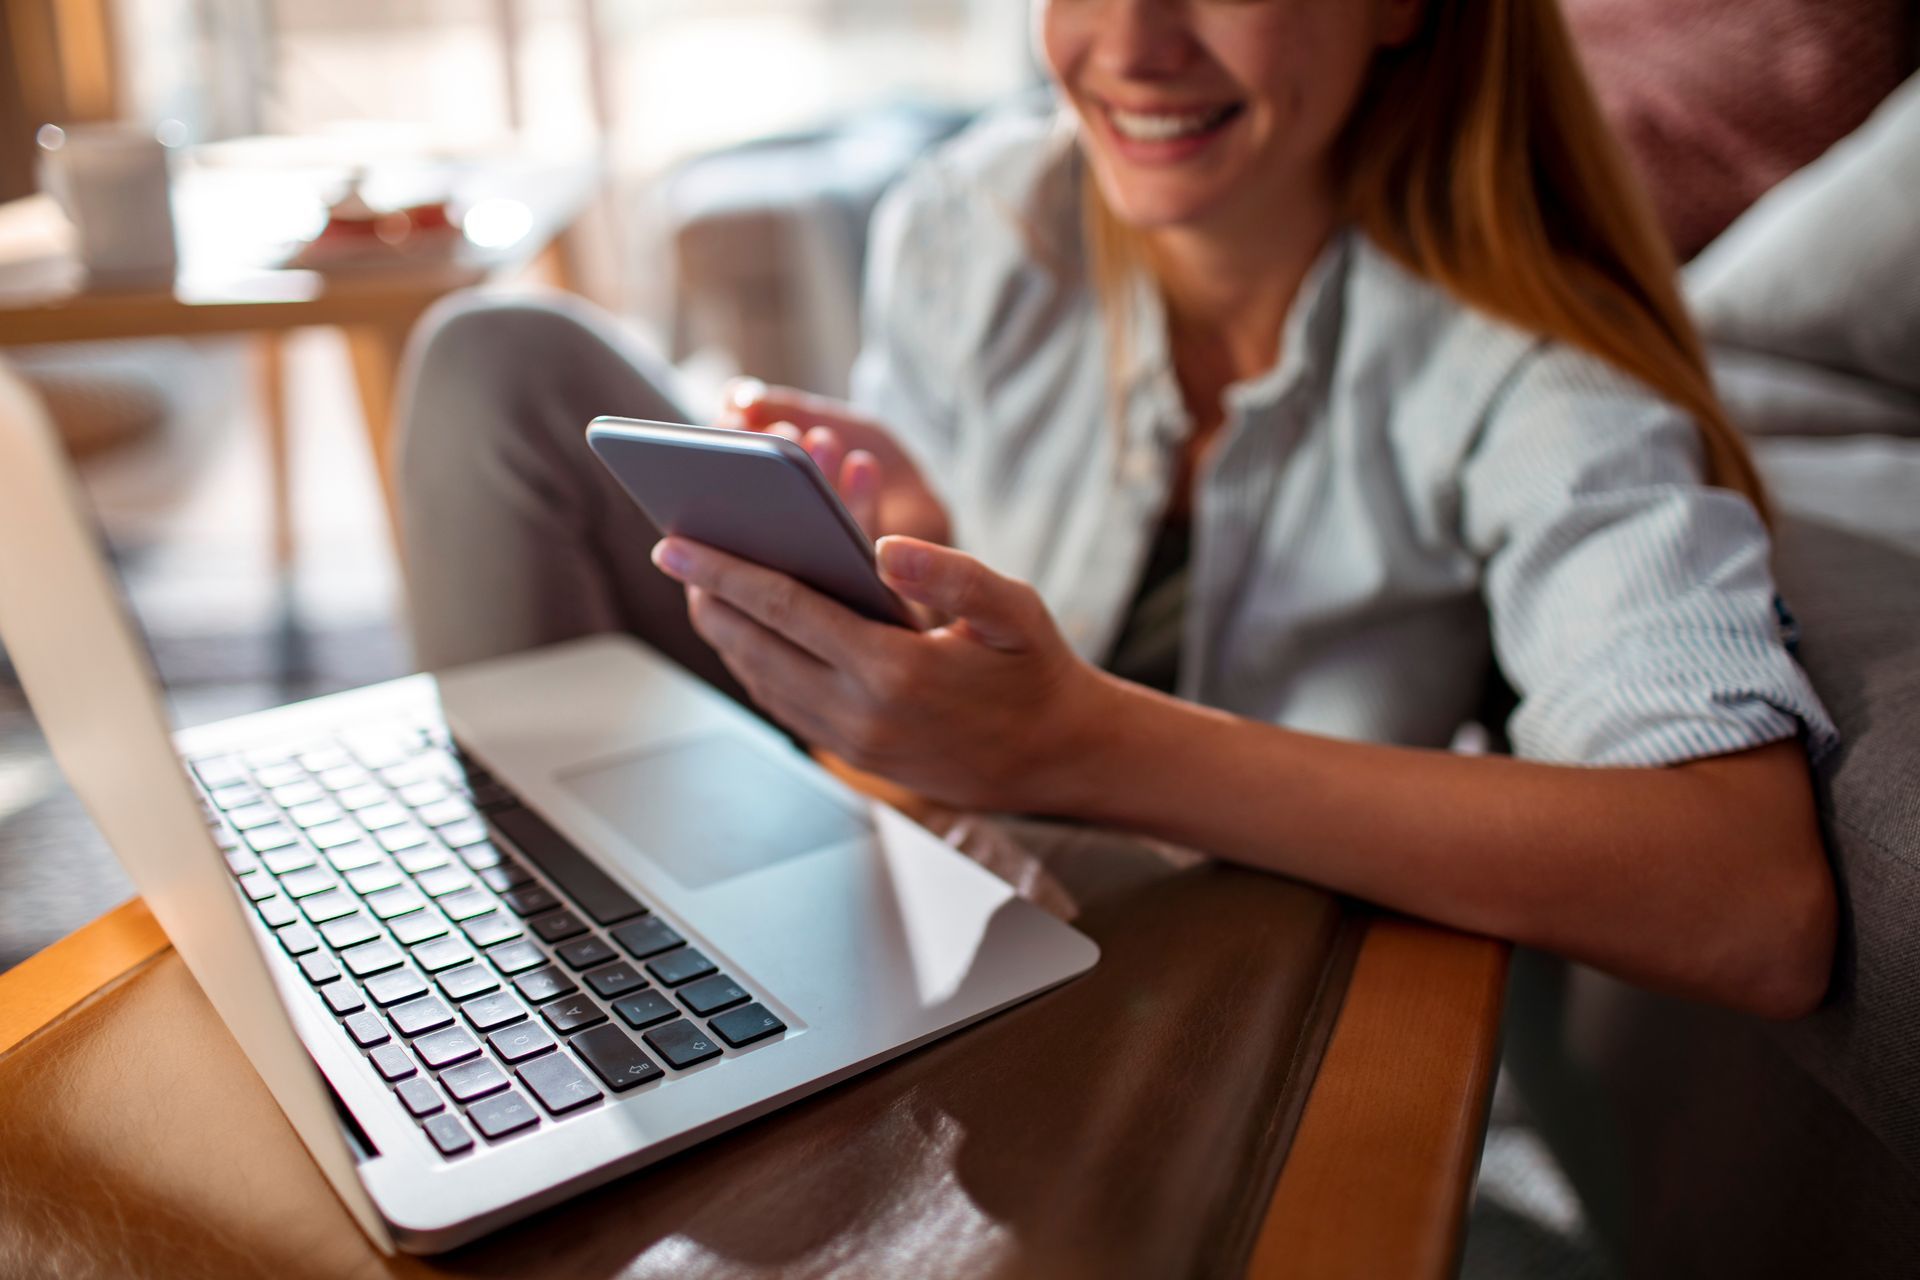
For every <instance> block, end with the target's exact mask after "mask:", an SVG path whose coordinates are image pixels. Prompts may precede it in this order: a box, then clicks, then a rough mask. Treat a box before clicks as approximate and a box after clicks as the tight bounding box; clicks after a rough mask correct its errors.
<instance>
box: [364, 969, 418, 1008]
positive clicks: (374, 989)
mask: <svg viewBox="0 0 1920 1280" xmlns="http://www.w3.org/2000/svg"><path fill="white" fill-rule="evenodd" d="M366 987H367V995H368V997H369V998H371V999H372V1001H373V1002H374V1003H375V1004H377V1005H379V1006H381V1007H382V1008H385V1007H386V1006H387V1005H390V1004H399V1003H400V1002H401V1001H402V1000H411V999H413V998H414V997H415V996H418V995H425V994H426V990H427V980H426V979H425V978H423V977H421V976H420V975H419V974H417V973H415V972H414V971H413V970H411V969H389V970H387V971H386V972H385V973H377V974H375V975H374V976H373V977H371V978H368V979H367V983H366Z"/></svg>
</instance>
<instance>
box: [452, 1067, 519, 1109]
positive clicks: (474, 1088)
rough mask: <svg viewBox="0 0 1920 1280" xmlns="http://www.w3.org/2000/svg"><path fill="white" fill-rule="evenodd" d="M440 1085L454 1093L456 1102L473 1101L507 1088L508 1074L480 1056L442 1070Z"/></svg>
mask: <svg viewBox="0 0 1920 1280" xmlns="http://www.w3.org/2000/svg"><path fill="white" fill-rule="evenodd" d="M440 1087H441V1088H443V1089H445V1090H446V1091H447V1092H448V1093H450V1094H452V1095H453V1100H454V1101H455V1102H471V1101H473V1100H474V1099H475V1098H484V1097H486V1096H487V1095H488V1094H490V1093H498V1092H500V1091H501V1090H502V1089H504V1088H506V1087H507V1076H506V1073H505V1072H503V1071H501V1070H500V1068H498V1067H496V1066H494V1065H493V1064H492V1063H491V1062H488V1061H487V1060H486V1059H485V1058H480V1059H477V1060H475V1061H473V1062H467V1063H463V1064H461V1065H460V1066H457V1067H448V1068H447V1069H446V1070H445V1071H442V1072H441V1073H440Z"/></svg>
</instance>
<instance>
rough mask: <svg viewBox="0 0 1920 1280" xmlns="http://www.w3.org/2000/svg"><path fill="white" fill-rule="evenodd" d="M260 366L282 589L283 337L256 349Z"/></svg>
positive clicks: (286, 504)
mask: <svg viewBox="0 0 1920 1280" xmlns="http://www.w3.org/2000/svg"><path fill="white" fill-rule="evenodd" d="M256 350H257V352H258V359H259V365H260V413H261V422H262V424H263V425H264V426H265V428H266V446H267V504H268V512H267V519H268V521H269V529H270V534H269V536H270V537H271V539H272V547H273V572H274V577H275V579H276V581H277V582H278V583H279V584H280V585H281V586H283V587H284V586H285V585H286V584H287V580H288V579H289V578H290V577H291V576H292V574H293V565H294V557H295V554H296V548H295V544H294V531H293V459H292V455H291V452H290V448H291V434H290V431H289V426H288V414H287V353H286V344H285V339H284V337H283V335H281V334H278V333H269V334H265V335H263V336H262V337H261V338H260V341H259V343H258V345H257V347H256Z"/></svg>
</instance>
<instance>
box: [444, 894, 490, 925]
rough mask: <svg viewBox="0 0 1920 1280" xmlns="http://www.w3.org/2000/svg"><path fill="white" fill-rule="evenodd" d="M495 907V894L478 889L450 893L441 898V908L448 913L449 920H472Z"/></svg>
mask: <svg viewBox="0 0 1920 1280" xmlns="http://www.w3.org/2000/svg"><path fill="white" fill-rule="evenodd" d="M493 908H494V901H493V896H492V895H491V894H487V893H482V892H481V891H480V890H478V889H468V890H465V891H464V892H461V893H450V894H448V895H447V896H446V897H444V898H442V899H440V909H441V910H442V911H444V912H446V913H447V918H448V919H449V920H456V921H458V920H471V919H473V917H475V916H479V915H485V914H486V913H487V912H489V911H491V910H493Z"/></svg>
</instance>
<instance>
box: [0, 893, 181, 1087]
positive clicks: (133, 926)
mask: <svg viewBox="0 0 1920 1280" xmlns="http://www.w3.org/2000/svg"><path fill="white" fill-rule="evenodd" d="M171 945H172V944H171V943H169V942H168V941H167V935H166V932H165V931H164V930H162V929H161V928H160V922H159V921H157V920H155V919H154V918H153V913H152V912H150V911H148V910H147V904H146V903H145V902H143V901H141V900H140V899H139V898H129V899H128V900H127V901H125V902H123V903H121V904H120V905H119V906H118V907H115V908H114V909H113V910H112V911H109V912H107V914H105V915H103V916H101V917H100V918H99V919H98V920H95V921H94V922H93V923H91V924H88V925H84V926H82V927H81V928H79V929H76V930H74V931H73V932H72V933H70V934H68V935H67V936H66V937H64V938H62V939H60V941H58V942H56V943H54V944H53V945H52V946H50V947H47V948H46V949H45V950H43V951H38V952H35V953H34V954H33V955H30V956H28V957H27V958H26V959H25V960H22V961H21V962H20V963H19V964H17V965H15V966H14V967H13V968H11V969H9V970H7V971H6V972H5V973H0V1055H3V1054H5V1053H7V1052H8V1051H9V1050H11V1049H13V1048H14V1047H16V1046H17V1045H19V1044H21V1043H22V1042H24V1041H25V1040H27V1039H28V1038H29V1037H30V1036H32V1035H33V1034H34V1033H35V1032H37V1031H40V1030H41V1029H43V1028H45V1027H48V1026H50V1025H52V1024H53V1023H54V1022H55V1021H57V1020H58V1019H59V1018H60V1016H61V1015H62V1014H64V1013H66V1012H67V1011H68V1010H69V1009H72V1008H74V1007H75V1006H76V1005H78V1004H80V1003H81V1002H82V1001H83V1000H85V999H86V998H87V997H88V996H91V995H92V994H93V993H94V992H96V991H98V990H100V989H101V988H102V987H105V986H106V985H107V984H109V983H111V982H112V981H114V980H115V979H116V978H119V977H121V976H122V975H124V974H126V973H128V972H129V971H131V970H132V969H134V968H135V967H137V966H138V965H140V964H142V963H144V962H145V961H147V960H150V959H152V958H153V957H154V956H156V955H158V954H160V953H161V952H162V951H165V950H166V949H167V948H168V947H169V946H171Z"/></svg>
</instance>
